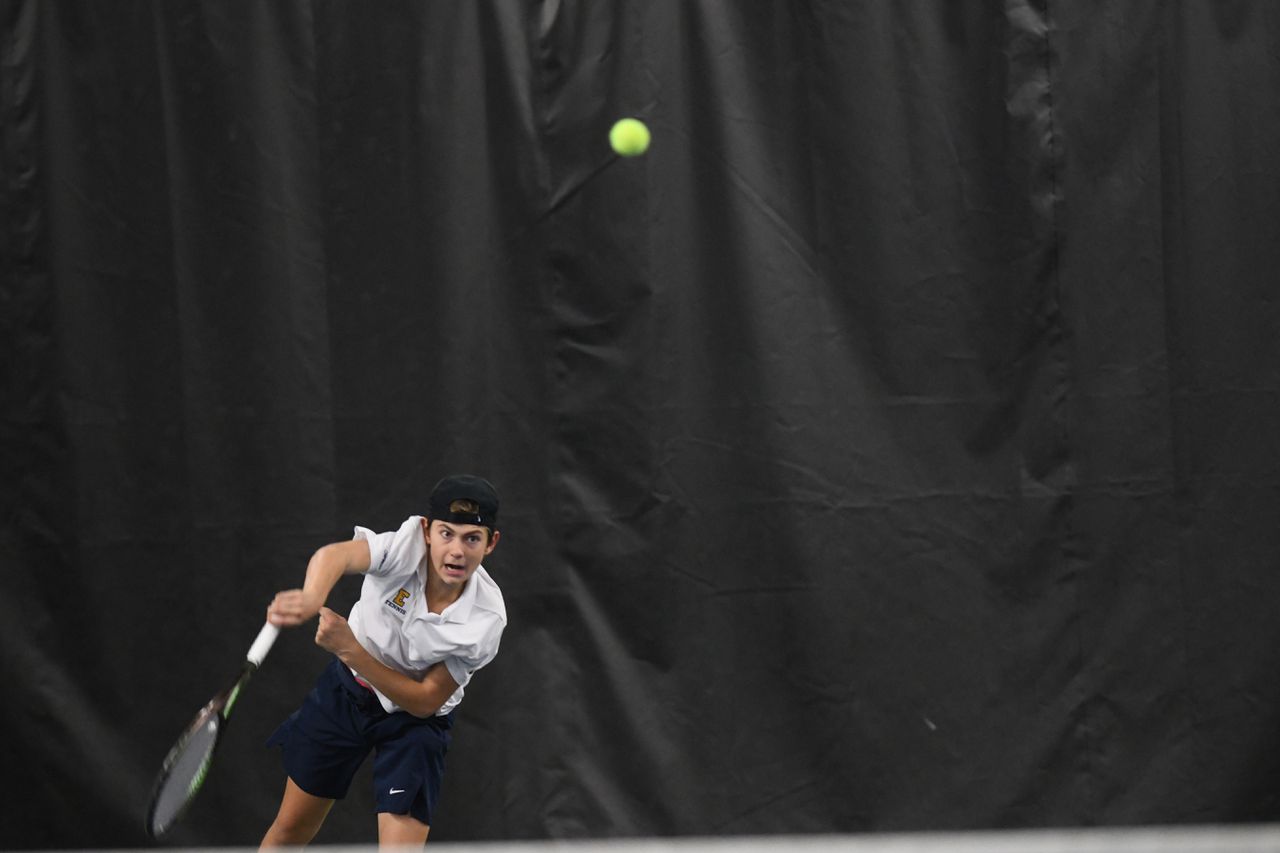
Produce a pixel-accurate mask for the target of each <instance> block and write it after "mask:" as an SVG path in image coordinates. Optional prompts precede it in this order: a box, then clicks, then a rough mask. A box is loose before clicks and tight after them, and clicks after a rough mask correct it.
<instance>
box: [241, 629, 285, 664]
mask: <svg viewBox="0 0 1280 853" xmlns="http://www.w3.org/2000/svg"><path fill="white" fill-rule="evenodd" d="M278 636H280V629H279V628H278V627H277V626H275V625H272V624H271V623H270V622H268V623H266V624H265V625H263V626H262V630H261V631H259V632H258V639H256V640H254V641H253V645H252V646H250V647H249V654H247V655H245V658H247V659H248V661H249V663H251V664H253V665H254V666H261V665H262V659H263V658H265V657H266V656H267V652H269V651H271V644H272V643H274V642H275V641H276V637H278Z"/></svg>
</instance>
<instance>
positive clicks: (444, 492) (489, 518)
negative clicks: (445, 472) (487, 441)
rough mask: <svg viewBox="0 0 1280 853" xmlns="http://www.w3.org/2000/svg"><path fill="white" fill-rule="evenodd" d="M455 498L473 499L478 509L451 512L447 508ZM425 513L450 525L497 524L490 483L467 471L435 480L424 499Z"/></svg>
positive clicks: (496, 496) (496, 498) (462, 499)
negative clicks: (425, 499)
mask: <svg viewBox="0 0 1280 853" xmlns="http://www.w3.org/2000/svg"><path fill="white" fill-rule="evenodd" d="M454 501H472V502H474V503H475V504H476V505H477V506H478V507H479V508H480V511H479V512H478V513H477V512H454V511H453V510H451V509H450V508H449V506H450V504H452V503H453V502H454ZM427 515H428V517H429V518H430V519H432V520H433V521H448V522H452V523H453V524H478V525H480V526H481V527H487V528H489V529H490V530H496V529H497V525H498V493H497V492H496V491H495V490H494V488H493V484H492V483H490V482H489V481H488V480H486V479H484V478H483V477H473V476H471V475H470V474H454V475H452V476H449V477H445V478H444V479H443V480H441V481H440V482H438V483H436V485H435V488H433V489H432V490H431V497H429V498H427Z"/></svg>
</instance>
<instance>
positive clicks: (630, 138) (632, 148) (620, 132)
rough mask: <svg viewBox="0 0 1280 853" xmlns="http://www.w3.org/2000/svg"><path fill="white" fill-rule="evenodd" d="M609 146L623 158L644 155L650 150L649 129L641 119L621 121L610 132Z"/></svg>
mask: <svg viewBox="0 0 1280 853" xmlns="http://www.w3.org/2000/svg"><path fill="white" fill-rule="evenodd" d="M609 144H610V145H612V146H613V150H614V151H617V152H618V153H619V154H621V155H622V156H623V157H635V156H637V155H639V154H643V153H644V152H645V151H647V150H649V128H647V127H645V124H644V122H642V121H640V120H639V119H634V118H624V119H620V120H619V121H617V122H615V123H614V125H613V127H612V128H610V130H609Z"/></svg>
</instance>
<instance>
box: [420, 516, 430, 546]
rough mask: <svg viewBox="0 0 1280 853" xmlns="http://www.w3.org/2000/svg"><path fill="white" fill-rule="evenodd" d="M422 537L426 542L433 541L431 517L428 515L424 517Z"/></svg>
mask: <svg viewBox="0 0 1280 853" xmlns="http://www.w3.org/2000/svg"><path fill="white" fill-rule="evenodd" d="M422 539H423V541H424V542H430V541H431V519H429V518H426V517H424V518H423V519H422Z"/></svg>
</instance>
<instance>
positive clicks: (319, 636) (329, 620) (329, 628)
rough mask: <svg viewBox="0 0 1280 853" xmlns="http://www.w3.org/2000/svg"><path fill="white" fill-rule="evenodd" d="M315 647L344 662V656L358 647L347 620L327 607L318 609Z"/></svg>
mask: <svg viewBox="0 0 1280 853" xmlns="http://www.w3.org/2000/svg"><path fill="white" fill-rule="evenodd" d="M316 645H317V646H319V647H320V648H322V649H324V650H325V651H327V652H333V653H334V654H335V655H337V656H338V657H339V658H342V659H343V660H346V655H347V654H348V653H349V652H350V651H351V650H352V649H355V648H358V647H359V643H358V642H357V640H356V635H355V634H353V633H352V632H351V626H350V625H348V624H347V620H346V619H343V618H342V617H341V616H339V615H338V614H337V613H334V612H333V611H332V610H330V609H329V608H327V607H321V608H320V624H318V625H317V626H316Z"/></svg>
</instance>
